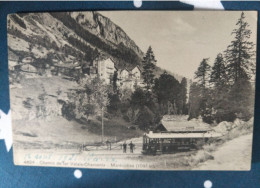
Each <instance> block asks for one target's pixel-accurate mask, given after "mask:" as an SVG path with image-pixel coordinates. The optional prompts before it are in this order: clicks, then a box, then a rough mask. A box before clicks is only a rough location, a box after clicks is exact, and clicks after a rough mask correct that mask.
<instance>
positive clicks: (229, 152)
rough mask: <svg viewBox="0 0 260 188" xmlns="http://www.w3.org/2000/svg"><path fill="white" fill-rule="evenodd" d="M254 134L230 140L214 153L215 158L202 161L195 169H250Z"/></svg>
mask: <svg viewBox="0 0 260 188" xmlns="http://www.w3.org/2000/svg"><path fill="white" fill-rule="evenodd" d="M251 150H252V134H249V135H244V136H240V137H238V138H235V139H234V140H231V141H228V142H227V143H225V144H224V145H222V146H220V148H219V149H218V150H216V151H215V152H213V153H212V155H213V156H214V160H209V161H206V162H205V163H202V164H201V165H199V166H198V167H197V168H195V169H194V170H207V169H214V170H250V166H251V165H250V164H251Z"/></svg>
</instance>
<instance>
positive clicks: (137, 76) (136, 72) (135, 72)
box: [131, 67, 141, 80]
mask: <svg viewBox="0 0 260 188" xmlns="http://www.w3.org/2000/svg"><path fill="white" fill-rule="evenodd" d="M131 72H132V76H133V78H134V79H137V80H139V79H141V72H140V70H139V68H138V67H135V68H134V69H133V70H132V71H131Z"/></svg>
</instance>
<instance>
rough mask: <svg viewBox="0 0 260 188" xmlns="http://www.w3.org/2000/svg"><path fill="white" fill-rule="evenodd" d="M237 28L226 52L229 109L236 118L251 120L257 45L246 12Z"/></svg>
mask: <svg viewBox="0 0 260 188" xmlns="http://www.w3.org/2000/svg"><path fill="white" fill-rule="evenodd" d="M236 26H237V28H236V29H234V30H233V32H232V33H231V34H232V35H234V36H235V37H234V40H233V41H231V44H230V45H229V46H228V47H227V49H226V51H225V58H226V61H227V66H226V70H227V72H228V77H229V82H230V85H231V88H230V91H229V98H228V99H229V108H230V113H231V114H233V116H234V117H239V118H242V119H249V118H250V117H252V114H253V99H254V97H253V94H252V91H253V90H252V85H251V83H250V79H251V77H252V75H253V73H255V58H254V57H255V51H254V46H255V44H254V43H253V42H251V41H250V36H251V33H252V32H251V31H250V29H249V28H248V27H249V24H248V23H247V22H246V21H245V14H244V12H242V13H241V16H240V18H239V19H238V21H237V23H236Z"/></svg>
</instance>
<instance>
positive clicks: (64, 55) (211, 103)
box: [7, 11, 257, 170]
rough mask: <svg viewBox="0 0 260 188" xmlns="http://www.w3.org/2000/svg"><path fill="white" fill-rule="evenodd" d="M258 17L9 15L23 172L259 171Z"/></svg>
mask: <svg viewBox="0 0 260 188" xmlns="http://www.w3.org/2000/svg"><path fill="white" fill-rule="evenodd" d="M256 39H257V12H256V11H81V12H41V13H35V12H34V13H16V14H9V15H8V18H7V42H8V68H9V83H10V102H11V117H12V129H13V131H12V133H13V156H14V163H15V164H16V165H24V166H55V167H76V168H97V169H127V170H129V169H131V170H250V169H251V155H252V140H253V124H254V105H255V104H254V103H255V74H256V49H257V47H256Z"/></svg>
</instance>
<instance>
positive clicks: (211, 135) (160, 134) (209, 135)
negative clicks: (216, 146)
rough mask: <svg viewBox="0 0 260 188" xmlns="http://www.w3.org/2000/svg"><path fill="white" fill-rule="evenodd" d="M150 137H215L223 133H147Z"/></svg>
mask: <svg viewBox="0 0 260 188" xmlns="http://www.w3.org/2000/svg"><path fill="white" fill-rule="evenodd" d="M145 136H147V137H148V138H214V137H220V136H221V134H219V133H215V132H206V133H149V134H145Z"/></svg>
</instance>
